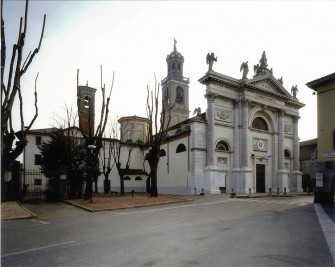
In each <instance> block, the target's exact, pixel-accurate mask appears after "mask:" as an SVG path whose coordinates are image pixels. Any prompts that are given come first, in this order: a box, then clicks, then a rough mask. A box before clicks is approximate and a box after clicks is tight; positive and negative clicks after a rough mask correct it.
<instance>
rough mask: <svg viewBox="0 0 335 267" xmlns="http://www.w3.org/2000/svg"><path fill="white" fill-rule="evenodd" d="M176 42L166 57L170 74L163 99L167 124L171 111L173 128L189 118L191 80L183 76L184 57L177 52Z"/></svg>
mask: <svg viewBox="0 0 335 267" xmlns="http://www.w3.org/2000/svg"><path fill="white" fill-rule="evenodd" d="M176 44H177V41H176V40H174V46H173V51H172V52H171V53H170V54H169V55H168V56H167V57H166V63H167V67H168V74H167V77H166V78H165V79H163V80H162V82H161V86H162V98H163V105H164V108H165V123H167V121H168V116H169V110H170V109H171V111H170V114H171V120H170V125H169V127H172V126H174V125H176V124H178V123H180V122H182V121H184V120H186V119H188V118H189V112H190V111H189V79H188V78H185V77H184V76H183V65H184V57H183V56H182V54H181V53H179V52H178V51H177V46H176Z"/></svg>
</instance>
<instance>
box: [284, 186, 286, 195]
mask: <svg viewBox="0 0 335 267" xmlns="http://www.w3.org/2000/svg"><path fill="white" fill-rule="evenodd" d="M284 195H285V196H286V187H284Z"/></svg>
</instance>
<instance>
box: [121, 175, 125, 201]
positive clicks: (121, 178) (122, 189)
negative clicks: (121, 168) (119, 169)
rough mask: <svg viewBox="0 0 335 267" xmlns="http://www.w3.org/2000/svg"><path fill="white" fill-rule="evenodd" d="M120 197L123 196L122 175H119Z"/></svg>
mask: <svg viewBox="0 0 335 267" xmlns="http://www.w3.org/2000/svg"><path fill="white" fill-rule="evenodd" d="M120 195H121V196H124V195H125V194H124V180H123V174H120Z"/></svg>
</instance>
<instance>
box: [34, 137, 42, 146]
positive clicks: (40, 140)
mask: <svg viewBox="0 0 335 267" xmlns="http://www.w3.org/2000/svg"><path fill="white" fill-rule="evenodd" d="M35 144H36V145H41V144H42V136H35Z"/></svg>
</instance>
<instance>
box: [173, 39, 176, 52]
mask: <svg viewBox="0 0 335 267" xmlns="http://www.w3.org/2000/svg"><path fill="white" fill-rule="evenodd" d="M173 42H174V43H173V50H174V51H177V41H176V39H174V41H173Z"/></svg>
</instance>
